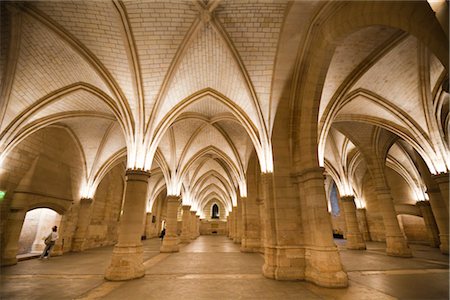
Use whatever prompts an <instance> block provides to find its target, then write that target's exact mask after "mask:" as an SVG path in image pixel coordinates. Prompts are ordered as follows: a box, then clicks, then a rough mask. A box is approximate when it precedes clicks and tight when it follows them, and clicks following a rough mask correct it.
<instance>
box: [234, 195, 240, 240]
mask: <svg viewBox="0 0 450 300" xmlns="http://www.w3.org/2000/svg"><path fill="white" fill-rule="evenodd" d="M240 202H241V201H240V199H239V197H238V203H237V206H236V214H235V215H234V220H235V222H234V227H235V235H234V239H233V242H234V243H235V244H240V243H241V238H242V236H241V234H242V228H241V226H242V213H241V211H242V204H241V203H240Z"/></svg>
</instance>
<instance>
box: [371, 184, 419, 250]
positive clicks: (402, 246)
mask: <svg viewBox="0 0 450 300" xmlns="http://www.w3.org/2000/svg"><path fill="white" fill-rule="evenodd" d="M375 192H376V195H377V199H378V207H379V209H380V212H381V214H382V216H383V223H384V228H385V230H386V254H387V255H390V256H400V257H412V252H411V249H410V248H409V246H408V243H407V241H406V239H405V237H404V236H403V232H402V230H401V229H400V225H399V224H398V219H397V214H396V212H395V208H394V202H393V200H392V196H391V192H390V190H389V188H388V187H387V186H384V187H382V186H377V187H376V188H375Z"/></svg>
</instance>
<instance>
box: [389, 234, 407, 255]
mask: <svg viewBox="0 0 450 300" xmlns="http://www.w3.org/2000/svg"><path fill="white" fill-rule="evenodd" d="M386 254H387V255H389V256H396V257H412V251H411V249H410V248H409V246H408V243H407V242H406V240H405V238H404V237H403V236H391V237H389V236H387V237H386Z"/></svg>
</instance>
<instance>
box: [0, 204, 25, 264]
mask: <svg viewBox="0 0 450 300" xmlns="http://www.w3.org/2000/svg"><path fill="white" fill-rule="evenodd" d="M26 213H27V212H26V211H25V210H22V209H11V210H10V211H9V214H8V220H7V226H6V229H7V231H6V233H5V236H6V238H5V240H4V245H2V257H1V258H2V259H1V265H2V266H11V265H15V264H17V258H16V256H17V253H18V252H19V237H20V232H21V231H22V226H23V222H24V220H25V215H26Z"/></svg>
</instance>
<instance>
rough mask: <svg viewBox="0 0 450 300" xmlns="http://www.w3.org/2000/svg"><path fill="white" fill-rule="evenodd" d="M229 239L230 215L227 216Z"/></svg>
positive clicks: (228, 235)
mask: <svg viewBox="0 0 450 300" xmlns="http://www.w3.org/2000/svg"><path fill="white" fill-rule="evenodd" d="M227 237H230V215H228V216H227Z"/></svg>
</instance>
